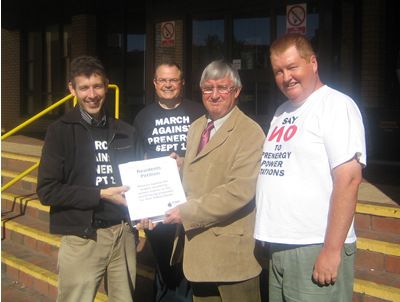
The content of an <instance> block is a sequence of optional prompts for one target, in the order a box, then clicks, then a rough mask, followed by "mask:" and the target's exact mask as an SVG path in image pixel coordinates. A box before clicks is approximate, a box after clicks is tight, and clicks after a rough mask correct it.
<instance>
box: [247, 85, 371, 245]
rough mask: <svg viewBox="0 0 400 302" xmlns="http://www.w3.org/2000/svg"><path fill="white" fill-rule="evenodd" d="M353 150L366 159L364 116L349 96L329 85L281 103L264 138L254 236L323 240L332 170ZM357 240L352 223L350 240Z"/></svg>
mask: <svg viewBox="0 0 400 302" xmlns="http://www.w3.org/2000/svg"><path fill="white" fill-rule="evenodd" d="M354 156H356V157H358V159H359V161H360V163H361V164H363V165H366V148H365V133H364V126H363V122H362V117H361V114H360V111H359V109H358V107H357V105H356V104H355V103H354V101H353V100H352V99H351V98H350V97H348V96H347V95H345V94H343V93H341V92H339V91H337V90H334V89H332V88H330V87H328V86H326V85H325V86H323V87H321V88H319V89H318V90H316V91H315V92H313V93H312V94H311V95H310V96H309V97H308V98H307V99H306V100H305V102H303V103H302V104H301V105H297V106H296V105H295V104H293V103H291V102H290V101H287V102H285V103H284V104H282V105H281V106H280V107H279V108H278V109H277V111H276V112H275V115H274V118H273V119H272V121H271V127H270V129H269V132H268V135H267V138H266V140H265V143H264V150H263V156H262V159H261V169H260V174H259V177H258V181H257V193H256V200H257V216H256V226H255V234H254V236H255V238H256V239H258V240H261V241H266V242H274V243H286V244H314V243H322V242H324V237H325V231H326V226H327V217H328V211H329V203H330V199H331V193H332V187H333V184H332V175H331V171H332V169H334V168H335V167H337V166H338V165H340V164H342V163H344V162H346V161H349V160H350V159H352V158H354ZM355 240H356V235H355V233H354V227H353V224H352V225H351V227H350V230H349V232H348V235H347V238H346V241H345V242H346V243H351V242H354V241H355Z"/></svg>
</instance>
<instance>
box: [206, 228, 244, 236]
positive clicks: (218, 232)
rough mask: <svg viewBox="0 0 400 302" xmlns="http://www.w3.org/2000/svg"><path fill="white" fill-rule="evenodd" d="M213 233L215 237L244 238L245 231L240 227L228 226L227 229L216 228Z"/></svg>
mask: <svg viewBox="0 0 400 302" xmlns="http://www.w3.org/2000/svg"><path fill="white" fill-rule="evenodd" d="M212 232H213V233H214V235H215V236H238V237H240V236H243V234H244V231H243V228H242V227H239V226H227V227H214V228H212Z"/></svg>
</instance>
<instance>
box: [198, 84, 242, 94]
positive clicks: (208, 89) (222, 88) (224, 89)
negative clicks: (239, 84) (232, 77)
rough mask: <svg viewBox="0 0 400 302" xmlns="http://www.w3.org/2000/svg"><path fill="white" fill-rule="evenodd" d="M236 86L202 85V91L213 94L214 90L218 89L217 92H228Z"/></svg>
mask: <svg viewBox="0 0 400 302" xmlns="http://www.w3.org/2000/svg"><path fill="white" fill-rule="evenodd" d="M235 88H236V87H226V86H217V87H202V88H201V91H202V92H203V94H212V93H213V92H214V89H217V92H218V93H219V94H228V93H230V92H231V91H232V90H234V89H235Z"/></svg>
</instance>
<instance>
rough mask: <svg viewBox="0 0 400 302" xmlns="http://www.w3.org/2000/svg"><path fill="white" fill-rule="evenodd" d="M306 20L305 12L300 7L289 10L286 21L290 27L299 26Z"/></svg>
mask: <svg viewBox="0 0 400 302" xmlns="http://www.w3.org/2000/svg"><path fill="white" fill-rule="evenodd" d="M305 19H306V11H305V10H304V8H303V7H302V6H298V5H296V6H293V7H291V8H290V9H289V11H288V15H287V21H288V23H289V24H290V25H291V26H300V25H301V24H303V23H304V21H305Z"/></svg>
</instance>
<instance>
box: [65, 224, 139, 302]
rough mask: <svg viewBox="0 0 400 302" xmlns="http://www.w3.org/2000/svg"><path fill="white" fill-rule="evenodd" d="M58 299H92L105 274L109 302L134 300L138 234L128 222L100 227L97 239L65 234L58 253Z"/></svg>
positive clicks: (72, 301) (85, 301) (81, 301)
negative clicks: (136, 240) (136, 237)
mask: <svg viewBox="0 0 400 302" xmlns="http://www.w3.org/2000/svg"><path fill="white" fill-rule="evenodd" d="M58 271H59V275H58V296H57V301H58V302H77V301H79V302H92V301H93V300H94V298H95V296H96V292H97V290H98V288H99V285H100V282H101V280H102V278H103V277H105V282H104V284H105V287H106V291H107V294H108V298H109V302H119V301H120V302H129V301H133V292H134V287H135V278H136V248H135V236H134V233H133V231H132V229H131V228H130V226H129V225H128V224H126V223H121V224H119V225H115V226H112V227H109V228H104V229H98V230H97V239H96V240H93V239H86V238H81V237H78V236H73V235H66V236H63V237H62V239H61V247H60V250H59V253H58Z"/></svg>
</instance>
